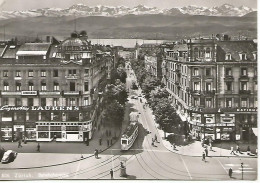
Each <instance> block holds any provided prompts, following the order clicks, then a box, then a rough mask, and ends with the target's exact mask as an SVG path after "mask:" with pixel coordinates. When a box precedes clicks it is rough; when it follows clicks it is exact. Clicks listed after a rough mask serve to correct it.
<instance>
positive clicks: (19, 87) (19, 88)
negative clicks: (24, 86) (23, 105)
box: [16, 82, 21, 91]
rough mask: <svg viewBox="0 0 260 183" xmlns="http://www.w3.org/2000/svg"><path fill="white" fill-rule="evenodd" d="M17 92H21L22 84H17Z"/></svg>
mask: <svg viewBox="0 0 260 183" xmlns="http://www.w3.org/2000/svg"><path fill="white" fill-rule="evenodd" d="M16 91H21V83H18V82H17V83H16Z"/></svg>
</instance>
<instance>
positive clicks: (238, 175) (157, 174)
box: [0, 70, 258, 180]
mask: <svg viewBox="0 0 260 183" xmlns="http://www.w3.org/2000/svg"><path fill="white" fill-rule="evenodd" d="M130 72H133V71H132V70H127V75H128V77H127V82H126V85H127V88H129V101H128V106H129V107H130V110H129V111H128V112H129V113H130V112H132V111H138V112H140V125H139V134H138V137H137V139H136V141H135V143H134V144H133V146H132V147H131V148H130V150H128V151H127V152H121V151H120V140H118V141H117V142H116V143H115V144H114V145H113V146H112V147H110V148H109V149H107V150H105V151H104V152H102V153H101V154H100V155H99V159H96V158H95V157H94V156H93V153H92V151H91V152H88V151H82V152H78V153H76V152H71V153H70V154H69V153H66V150H64V153H61V152H57V153H47V152H45V153H19V154H18V157H17V159H16V160H15V161H14V162H12V163H9V164H0V170H1V171H0V179H1V180H13V179H15V180H53V179H110V178H111V177H110V173H109V172H110V170H111V169H113V171H114V178H115V179H165V180H241V179H242V168H241V163H242V162H243V165H244V167H243V179H244V180H255V179H256V178H257V171H258V170H257V159H256V158H241V157H231V158H229V157H206V161H202V158H201V157H191V156H183V155H179V154H176V153H173V152H170V151H169V150H168V149H166V148H165V147H164V145H163V144H162V142H161V141H162V139H161V138H162V137H160V135H159V134H158V132H157V128H156V127H155V122H154V119H153V117H152V111H151V109H150V108H148V107H146V108H145V109H144V108H143V104H144V102H145V99H144V98H142V103H141V102H140V100H139V99H131V96H132V95H137V96H138V95H140V94H141V90H140V89H138V90H134V91H133V90H131V88H130V86H131V84H132V82H133V81H136V78H135V76H134V75H130ZM149 132H150V133H149ZM155 134H156V135H157V137H158V141H159V142H158V143H157V142H155V145H154V146H152V138H154V135H155ZM64 146H67V148H71V147H74V148H76V147H77V146H81V145H80V144H79V145H73V144H71V146H70V143H66V144H64ZM53 148H55V146H53ZM74 150H75V149H74ZM81 154H82V155H83V158H82V157H81ZM122 157H125V158H127V161H126V172H127V175H128V176H127V177H126V178H125V177H120V159H121V158H122ZM229 168H232V169H233V177H232V178H230V177H229V176H228V170H229Z"/></svg>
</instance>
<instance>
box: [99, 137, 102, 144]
mask: <svg viewBox="0 0 260 183" xmlns="http://www.w3.org/2000/svg"><path fill="white" fill-rule="evenodd" d="M99 145H100V146H101V145H102V138H101V137H99Z"/></svg>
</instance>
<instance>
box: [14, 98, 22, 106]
mask: <svg viewBox="0 0 260 183" xmlns="http://www.w3.org/2000/svg"><path fill="white" fill-rule="evenodd" d="M15 105H16V106H22V99H21V98H15Z"/></svg>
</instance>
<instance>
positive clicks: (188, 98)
mask: <svg viewBox="0 0 260 183" xmlns="http://www.w3.org/2000/svg"><path fill="white" fill-rule="evenodd" d="M256 50H257V46H256V44H255V43H254V42H253V41H246V40H245V41H217V40H215V39H207V40H205V39H197V40H195V39H194V40H188V41H187V42H186V43H182V44H177V45H175V46H174V48H173V49H172V50H168V51H167V56H166V58H165V59H164V61H163V66H162V67H163V81H164V82H165V83H166V88H167V90H168V91H169V93H170V94H171V96H172V98H173V99H174V100H173V101H174V105H175V107H176V109H177V112H178V114H179V115H180V117H181V119H182V120H183V121H184V122H185V124H186V125H185V129H186V131H187V134H188V133H190V134H191V135H192V136H193V137H194V138H204V137H208V136H211V137H212V139H214V140H250V139H251V140H253V139H254V138H255V136H254V133H253V131H254V130H255V128H257V125H256V124H257V62H256V61H257V60H256V57H257V56H256Z"/></svg>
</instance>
